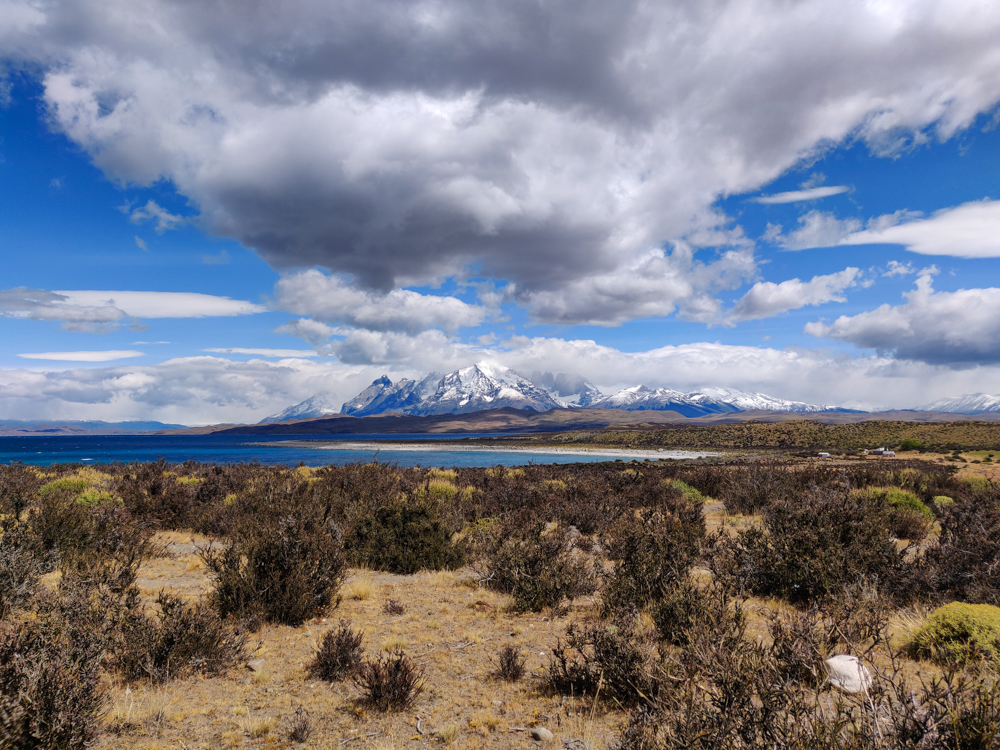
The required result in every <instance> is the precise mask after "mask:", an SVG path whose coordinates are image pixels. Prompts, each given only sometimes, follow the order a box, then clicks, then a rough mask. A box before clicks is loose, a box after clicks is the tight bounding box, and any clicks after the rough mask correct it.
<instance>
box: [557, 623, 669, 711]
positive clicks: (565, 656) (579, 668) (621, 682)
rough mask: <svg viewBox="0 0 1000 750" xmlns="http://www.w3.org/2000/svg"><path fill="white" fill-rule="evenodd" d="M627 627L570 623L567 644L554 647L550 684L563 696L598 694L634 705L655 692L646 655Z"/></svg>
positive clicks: (607, 698)
mask: <svg viewBox="0 0 1000 750" xmlns="http://www.w3.org/2000/svg"><path fill="white" fill-rule="evenodd" d="M630 636H631V634H630V633H629V631H628V630H626V629H625V628H620V627H617V626H614V625H611V626H606V627H601V626H598V627H587V628H584V629H582V630H579V629H577V628H576V627H575V626H574V625H570V626H569V628H567V630H566V643H565V644H563V643H562V641H560V642H559V643H558V644H557V645H556V647H555V648H554V649H552V657H551V659H550V661H549V674H548V683H549V685H550V686H551V687H552V688H553V689H554V690H556V691H557V692H561V693H563V694H564V695H597V693H598V691H600V695H599V696H598V697H601V698H604V699H605V700H609V701H615V702H617V703H620V704H622V705H635V704H636V703H638V702H640V701H641V700H648V699H649V696H651V695H653V693H654V688H655V683H654V680H653V678H652V676H651V672H650V668H649V665H648V664H647V659H646V656H645V655H644V654H643V652H642V651H641V650H640V649H639V648H638V646H637V645H636V644H635V643H634V642H633V639H632V638H631V637H630Z"/></svg>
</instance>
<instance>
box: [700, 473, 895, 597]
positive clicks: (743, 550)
mask: <svg viewBox="0 0 1000 750" xmlns="http://www.w3.org/2000/svg"><path fill="white" fill-rule="evenodd" d="M886 513H887V511H886V508H885V506H884V504H882V503H878V502H874V501H872V500H871V499H870V498H867V497H864V496H858V495H852V494H850V493H847V492H844V491H837V490H814V491H812V492H810V493H808V494H806V495H804V496H803V497H800V498H796V499H794V500H793V499H784V500H781V501H778V502H774V503H772V504H771V505H770V506H769V507H768V508H767V510H766V512H765V515H764V527H763V528H759V527H751V528H748V529H745V530H743V531H741V532H740V533H738V534H737V535H736V536H735V537H730V536H726V535H724V534H717V535H716V536H715V537H714V539H713V544H712V553H711V555H710V557H709V564H710V566H711V568H712V571H713V573H715V575H716V576H717V578H718V579H719V580H720V581H722V582H723V583H724V584H725V585H727V586H729V587H730V588H732V589H733V590H735V591H738V592H749V593H752V594H755V595H758V596H777V597H780V598H783V599H786V600H788V601H792V602H809V601H814V600H817V599H823V598H827V597H831V596H837V595H839V594H840V593H842V592H843V591H844V590H845V589H846V588H847V587H849V586H852V585H855V584H858V583H859V582H861V581H865V580H867V581H871V582H877V583H878V584H879V585H880V586H883V587H885V588H886V590H888V591H892V592H897V591H898V592H902V591H903V589H904V581H906V580H907V577H908V575H909V574H910V573H909V570H908V568H907V566H906V565H905V564H904V555H903V552H902V551H900V550H898V549H897V548H896V545H895V544H894V542H893V541H892V538H891V536H890V533H889V529H888V521H887V517H886Z"/></svg>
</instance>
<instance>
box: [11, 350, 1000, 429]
mask: <svg viewBox="0 0 1000 750" xmlns="http://www.w3.org/2000/svg"><path fill="white" fill-rule="evenodd" d="M361 335H363V336H365V337H372V338H373V339H377V338H378V337H397V338H398V337H400V336H401V334H391V333H379V332H363V333H362V334H361ZM414 338H416V341H414V342H413V345H412V346H410V347H409V350H408V351H409V354H408V356H409V359H407V360H400V359H397V360H396V361H395V362H393V363H390V364H382V363H377V364H374V365H349V364H344V363H343V362H335V361H330V360H322V361H311V360H309V359H305V358H294V359H284V360H281V361H277V362H275V361H267V360H265V359H251V360H249V361H234V360H231V359H228V358H225V357H218V356H200V357H184V358H179V359H172V360H168V361H166V362H162V363H160V364H155V365H138V364H121V365H113V366H107V367H100V366H98V367H86V368H76V369H62V370H52V371H38V370H33V369H31V370H29V369H20V368H15V369H10V368H7V369H3V368H0V413H3V414H5V415H6V416H8V417H9V418H13V419H18V418H20V419H107V420H112V421H114V420H123V419H156V420H160V421H163V422H176V423H182V424H212V423H221V422H257V421H259V420H260V419H262V418H263V417H265V416H268V415H270V414H275V413H277V412H279V411H281V410H282V409H284V408H286V407H288V406H290V405H291V404H295V403H298V402H300V401H303V400H305V399H306V398H309V397H311V396H313V395H316V394H323V395H325V396H327V397H328V398H329V399H330V400H331V401H333V402H334V403H337V402H343V401H345V400H347V399H350V398H353V397H354V396H355V395H357V393H358V392H360V391H361V389H363V388H364V387H366V386H367V385H368V384H369V383H371V381H372V380H374V379H375V378H376V377H379V376H380V375H382V374H383V373H385V374H388V375H389V376H390V377H391V378H393V379H398V378H400V377H416V376H420V375H423V374H426V373H427V372H429V371H432V370H438V371H442V370H451V369H454V368H456V367H461V366H465V365H468V364H471V363H473V362H476V361H480V360H483V359H489V360H491V361H496V362H500V363H502V364H505V365H507V366H509V367H512V368H514V369H515V370H517V371H520V372H528V373H530V372H533V371H536V370H538V371H549V372H566V373H575V374H579V375H581V376H582V377H585V378H587V379H588V380H590V381H591V382H594V383H596V384H597V385H598V386H600V387H601V388H602V389H604V390H605V391H610V390H613V389H614V388H616V387H620V386H624V385H634V384H636V383H645V384H647V385H649V386H654V387H655V386H668V387H673V388H678V389H691V388H697V387H701V386H706V385H711V386H723V387H730V388H739V389H741V390H749V391H761V392H764V393H769V394H771V395H775V396H780V397H784V398H790V399H796V400H802V401H809V402H812V403H827V404H841V405H846V406H859V405H876V406H886V407H894V408H903V407H908V406H913V405H915V404H922V403H927V402H928V401H932V400H935V399H937V398H943V397H945V396H951V395H957V394H961V393H972V392H978V391H984V392H991V393H995V392H998V391H1000V367H998V366H996V365H973V366H970V367H969V368H967V369H958V370H956V369H954V368H953V367H949V366H940V365H931V364H927V363H924V362H915V361H906V360H897V359H892V358H889V357H884V356H880V355H864V356H858V357H848V356H844V355H833V354H831V353H830V352H828V351H823V350H807V349H804V348H798V349H794V350H791V349H789V350H780V349H773V348H767V347H752V346H727V345H724V344H718V343H707V342H702V343H691V344H685V345H682V346H665V347H660V348H657V349H652V350H648V351H638V352H623V351H621V350H618V349H615V348H613V347H609V346H606V345H601V344H598V343H596V342H594V341H590V340H579V339H577V340H573V339H560V338H546V337H535V338H528V337H524V336H517V337H514V338H511V339H508V340H506V341H502V342H500V343H499V344H498V345H495V346H490V347H486V346H484V347H470V346H467V345H462V344H457V343H456V342H454V341H449V340H447V339H446V338H445V337H443V336H442V334H441V333H440V332H439V331H437V332H435V331H431V332H425V333H423V334H421V335H420V336H418V337H414ZM396 345H402V344H401V341H399V340H397V341H396ZM393 356H399V352H396V353H394V354H393Z"/></svg>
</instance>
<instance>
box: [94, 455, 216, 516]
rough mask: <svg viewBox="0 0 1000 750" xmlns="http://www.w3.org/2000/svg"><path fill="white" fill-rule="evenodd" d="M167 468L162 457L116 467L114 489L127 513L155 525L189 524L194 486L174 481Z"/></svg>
mask: <svg viewBox="0 0 1000 750" xmlns="http://www.w3.org/2000/svg"><path fill="white" fill-rule="evenodd" d="M171 468H173V467H171V466H170V465H168V464H167V462H166V461H165V460H164V459H162V458H161V459H160V460H159V461H154V462H150V463H134V464H129V465H127V466H124V467H119V473H118V475H117V477H116V481H115V484H114V491H115V494H117V495H118V496H119V497H121V498H122V501H123V502H124V504H125V507H126V508H127V509H128V511H129V512H130V513H132V514H133V515H135V516H137V517H141V518H143V519H144V520H145V521H146V523H148V524H149V525H151V526H154V527H155V528H161V529H180V528H190V527H191V525H192V521H193V518H192V512H193V507H194V504H195V492H196V489H195V487H194V486H193V485H191V484H188V483H183V482H178V481H177V477H176V475H175V474H174V473H173V472H172V471H170V469H171Z"/></svg>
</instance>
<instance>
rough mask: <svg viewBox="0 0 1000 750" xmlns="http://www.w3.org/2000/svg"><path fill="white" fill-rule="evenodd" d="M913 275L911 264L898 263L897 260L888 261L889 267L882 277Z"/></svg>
mask: <svg viewBox="0 0 1000 750" xmlns="http://www.w3.org/2000/svg"><path fill="white" fill-rule="evenodd" d="M911 273H913V264H911V263H900V262H899V261H898V260H890V261H889V267H888V268H887V269H886V271H885V272H884V273H883V274H882V275H883V276H889V277H892V276H909V275H910V274H911Z"/></svg>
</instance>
